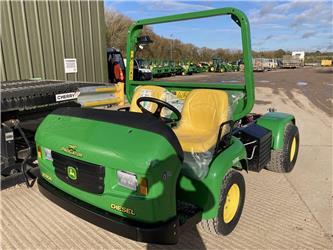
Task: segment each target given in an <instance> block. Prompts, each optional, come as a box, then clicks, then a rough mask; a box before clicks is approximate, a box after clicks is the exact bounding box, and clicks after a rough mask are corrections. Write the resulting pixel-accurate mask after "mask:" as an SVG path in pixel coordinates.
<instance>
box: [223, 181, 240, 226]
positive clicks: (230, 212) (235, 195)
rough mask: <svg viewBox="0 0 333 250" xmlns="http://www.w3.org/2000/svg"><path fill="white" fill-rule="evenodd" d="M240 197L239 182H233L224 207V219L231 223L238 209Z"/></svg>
mask: <svg viewBox="0 0 333 250" xmlns="http://www.w3.org/2000/svg"><path fill="white" fill-rule="evenodd" d="M239 199H240V189H239V186H238V185H237V184H232V186H231V187H230V189H229V191H228V194H227V197H226V200H225V203H224V208H223V220H224V222H225V223H229V222H230V221H232V219H233V218H234V217H235V215H236V212H237V210H238V205H239Z"/></svg>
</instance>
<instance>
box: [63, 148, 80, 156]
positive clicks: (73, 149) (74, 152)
mask: <svg viewBox="0 0 333 250" xmlns="http://www.w3.org/2000/svg"><path fill="white" fill-rule="evenodd" d="M76 149H77V146H75V145H68V146H67V148H65V147H62V148H61V150H62V151H64V152H66V153H67V154H71V155H74V156H77V157H82V154H81V153H79V152H77V151H76Z"/></svg>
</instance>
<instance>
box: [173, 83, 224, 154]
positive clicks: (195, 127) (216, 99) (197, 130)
mask: <svg viewBox="0 0 333 250" xmlns="http://www.w3.org/2000/svg"><path fill="white" fill-rule="evenodd" d="M227 120H228V94H227V93H226V92H225V91H223V90H212V89H195V90H192V91H191V92H190V94H189V95H188V96H187V98H186V100H185V103H184V106H183V110H182V119H181V120H180V123H179V124H178V126H177V127H176V128H175V129H174V132H175V133H176V135H177V138H178V140H179V142H180V144H181V146H182V148H183V151H185V152H195V153H202V152H206V151H208V150H210V149H212V148H214V146H215V144H216V142H217V136H218V133H219V128H220V125H221V124H222V123H223V122H225V121H227ZM224 133H225V129H224V131H222V135H221V136H223V135H224Z"/></svg>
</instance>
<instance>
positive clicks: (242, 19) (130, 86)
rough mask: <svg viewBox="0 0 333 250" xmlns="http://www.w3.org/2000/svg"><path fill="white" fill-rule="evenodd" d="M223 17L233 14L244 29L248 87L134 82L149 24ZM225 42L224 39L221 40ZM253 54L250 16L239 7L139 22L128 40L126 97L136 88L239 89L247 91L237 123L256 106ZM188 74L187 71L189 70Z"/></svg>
mask: <svg viewBox="0 0 333 250" xmlns="http://www.w3.org/2000/svg"><path fill="white" fill-rule="evenodd" d="M219 15H230V16H231V18H232V19H233V20H234V21H235V22H236V23H237V24H238V26H239V27H240V29H241V38H242V46H243V47H242V48H243V61H244V66H245V70H244V74H245V75H244V80H245V82H244V84H221V83H194V82H182V83H179V82H152V81H134V80H133V66H131V65H133V63H132V61H133V60H134V58H135V50H136V42H137V38H138V36H139V35H140V32H141V31H142V29H143V26H145V25H153V24H160V23H168V22H177V21H184V20H190V19H198V18H205V17H211V16H219ZM221 39H223V37H221ZM251 53H252V51H251V35H250V25H249V21H248V19H247V17H246V15H245V14H244V13H243V12H242V11H240V10H238V9H236V8H221V9H213V10H207V11H199V12H191V13H186V14H178V15H171V16H164V17H158V18H150V19H144V20H138V21H137V22H135V23H134V24H132V25H131V26H130V28H129V31H128V37H127V52H126V54H127V55H128V56H127V61H128V65H129V67H126V94H127V98H128V100H129V101H131V100H132V97H133V94H134V91H135V88H136V87H137V86H139V85H159V86H162V87H165V88H167V89H169V90H178V89H179V90H186V89H187V90H191V89H194V88H209V89H223V90H237V91H241V92H243V93H244V94H245V95H244V97H243V99H244V101H243V102H240V104H239V107H238V108H236V109H235V112H234V113H233V115H232V116H233V117H232V119H233V120H238V119H240V118H242V117H244V116H245V115H247V114H248V113H249V112H250V111H251V110H252V107H253V105H254V78H253V66H252V54H251ZM185 71H186V70H185Z"/></svg>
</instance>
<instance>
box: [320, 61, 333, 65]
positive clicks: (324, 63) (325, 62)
mask: <svg viewBox="0 0 333 250" xmlns="http://www.w3.org/2000/svg"><path fill="white" fill-rule="evenodd" d="M320 65H321V66H322V67H331V66H332V60H321V63H320Z"/></svg>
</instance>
